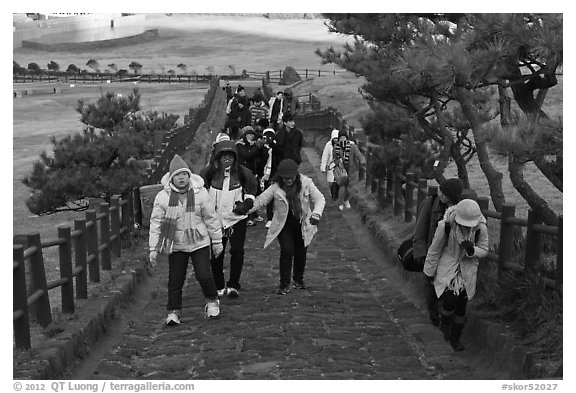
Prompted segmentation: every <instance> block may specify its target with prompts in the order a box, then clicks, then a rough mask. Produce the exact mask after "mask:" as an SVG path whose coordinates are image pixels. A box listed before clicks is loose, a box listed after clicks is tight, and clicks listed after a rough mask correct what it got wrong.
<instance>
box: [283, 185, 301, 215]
mask: <svg viewBox="0 0 576 393" xmlns="http://www.w3.org/2000/svg"><path fill="white" fill-rule="evenodd" d="M283 189H284V191H285V192H286V199H288V207H289V209H290V211H291V212H292V214H293V215H294V217H296V219H297V220H298V221H300V218H301V217H302V203H300V193H299V192H298V189H297V187H296V183H294V184H292V186H290V187H288V186H286V185H284V187H283Z"/></svg>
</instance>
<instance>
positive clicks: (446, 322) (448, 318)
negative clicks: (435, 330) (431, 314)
mask: <svg viewBox="0 0 576 393" xmlns="http://www.w3.org/2000/svg"><path fill="white" fill-rule="evenodd" d="M451 324H452V315H444V314H440V330H441V331H442V333H444V340H446V341H448V340H450V325H451ZM452 326H454V325H452Z"/></svg>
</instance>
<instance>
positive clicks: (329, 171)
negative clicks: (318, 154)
mask: <svg viewBox="0 0 576 393" xmlns="http://www.w3.org/2000/svg"><path fill="white" fill-rule="evenodd" d="M339 132H340V131H338V130H332V134H331V136H330V140H329V141H328V142H326V145H324V150H323V151H322V161H321V162H320V170H321V171H322V173H325V174H326V181H327V182H328V183H330V196H331V197H332V200H333V201H337V200H338V193H339V191H340V186H339V185H338V183H336V181H335V180H334V170H333V168H334V162H333V160H334V156H333V154H332V150H334V145H335V144H336V142H338V134H339Z"/></svg>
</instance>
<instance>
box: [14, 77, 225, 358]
mask: <svg viewBox="0 0 576 393" xmlns="http://www.w3.org/2000/svg"><path fill="white" fill-rule="evenodd" d="M218 86H219V81H218V79H212V80H211V81H210V88H209V89H208V92H207V93H206V95H205V96H204V100H203V102H202V104H201V105H200V107H198V108H195V109H193V108H191V109H190V112H189V115H188V117H187V119H186V120H185V123H186V124H185V125H184V126H183V127H179V128H176V129H174V130H171V131H169V132H167V133H166V134H165V135H164V136H163V142H162V144H161V148H160V149H158V150H157V154H156V156H155V158H154V163H153V164H152V165H151V168H150V169H149V171H148V174H149V179H148V184H155V183H158V182H159V181H160V179H161V177H162V176H163V175H164V173H165V172H167V171H168V166H169V165H170V160H171V159H172V157H173V156H174V154H175V153H180V152H182V151H183V150H184V149H185V148H186V146H188V145H189V144H190V143H191V142H192V140H193V139H194V136H195V135H196V130H197V129H198V127H199V126H200V124H202V123H203V122H204V121H205V120H206V118H207V116H208V114H209V112H210V108H211V106H212V103H213V101H214V97H215V95H216V91H217V90H218V89H219V87H218ZM135 223H138V224H141V223H142V217H141V205H140V193H139V189H137V188H135V189H133V190H132V191H131V192H130V193H127V194H125V195H124V196H122V197H120V196H113V197H112V198H111V199H110V205H109V204H108V203H101V204H100V205H99V209H98V211H96V210H94V209H89V210H88V211H87V212H86V217H85V218H81V219H76V220H74V228H73V229H71V228H70V227H69V226H65V225H63V226H60V227H58V235H57V237H56V238H55V239H50V240H42V239H41V238H40V234H38V233H36V234H30V235H16V236H14V249H13V256H14V265H13V271H14V275H13V329H14V341H15V347H16V348H17V349H29V348H30V347H31V340H30V315H31V314H32V315H33V316H34V319H35V320H36V321H37V323H38V324H39V325H40V326H41V327H43V328H44V327H46V326H48V325H49V324H50V322H52V309H51V306H50V296H49V290H51V289H55V288H58V287H60V290H61V293H62V312H63V313H73V312H74V310H75V302H74V299H75V298H76V299H86V298H87V297H88V280H89V281H90V282H99V281H100V271H101V270H111V269H112V259H113V258H119V257H120V256H121V255H120V254H121V249H122V244H121V238H122V235H124V234H126V235H128V234H129V232H130V231H131V229H132V228H133V227H134V224H135ZM55 246H58V249H59V253H58V255H59V263H60V278H59V279H57V280H54V281H50V282H47V281H46V272H45V267H44V257H43V252H42V250H43V249H45V248H49V247H55ZM27 266H28V267H29V269H28V274H29V277H27V273H26V271H27V270H26V267H27Z"/></svg>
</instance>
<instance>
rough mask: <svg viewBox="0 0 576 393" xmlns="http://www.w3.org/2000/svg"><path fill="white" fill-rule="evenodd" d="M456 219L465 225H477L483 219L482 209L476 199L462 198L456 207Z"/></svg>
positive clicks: (458, 222)
mask: <svg viewBox="0 0 576 393" xmlns="http://www.w3.org/2000/svg"><path fill="white" fill-rule="evenodd" d="M454 213H455V217H454V221H456V223H457V224H460V225H463V226H465V227H472V228H473V227H475V226H476V225H478V224H479V223H480V221H481V220H482V211H481V210H480V206H479V205H478V203H477V202H476V201H473V200H472V199H462V200H461V201H460V202H458V204H457V205H456V207H455V208H454Z"/></svg>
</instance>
